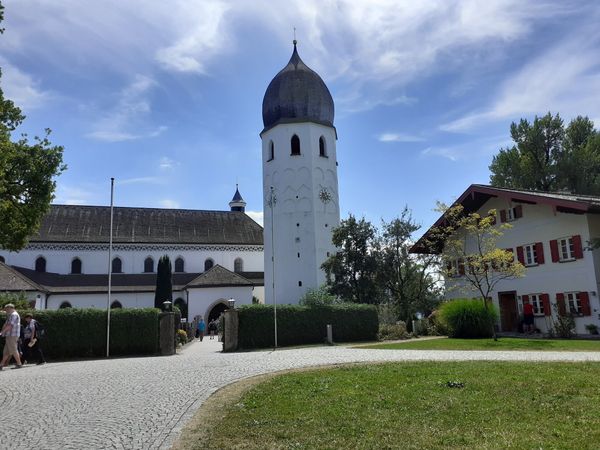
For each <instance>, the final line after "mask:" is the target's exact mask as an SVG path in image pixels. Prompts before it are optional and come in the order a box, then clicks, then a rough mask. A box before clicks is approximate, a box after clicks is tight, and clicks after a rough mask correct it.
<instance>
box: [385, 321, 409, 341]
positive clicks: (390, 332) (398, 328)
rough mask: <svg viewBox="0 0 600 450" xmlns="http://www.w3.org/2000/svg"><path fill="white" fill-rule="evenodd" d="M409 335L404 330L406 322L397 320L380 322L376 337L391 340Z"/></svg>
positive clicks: (406, 337)
mask: <svg viewBox="0 0 600 450" xmlns="http://www.w3.org/2000/svg"><path fill="white" fill-rule="evenodd" d="M409 337H410V335H409V334H408V332H407V331H406V323H404V322H402V321H399V322H397V323H392V324H390V323H382V324H380V325H379V333H378V334H377V339H379V340H380V341H393V340H398V339H408V338H409Z"/></svg>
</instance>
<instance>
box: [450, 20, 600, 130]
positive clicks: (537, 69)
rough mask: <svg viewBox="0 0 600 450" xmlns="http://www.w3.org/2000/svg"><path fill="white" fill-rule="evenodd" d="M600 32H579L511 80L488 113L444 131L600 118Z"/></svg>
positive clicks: (476, 113) (474, 115)
mask: <svg viewBox="0 0 600 450" xmlns="http://www.w3.org/2000/svg"><path fill="white" fill-rule="evenodd" d="M599 44H600V31H598V29H597V28H596V27H594V28H578V29H577V30H576V31H575V32H573V33H572V34H571V35H570V36H568V37H566V38H565V39H562V40H561V41H560V42H559V43H558V44H557V45H555V46H554V47H551V48H549V49H548V50H547V51H546V52H544V53H542V54H541V55H540V56H538V57H537V58H534V59H532V60H531V61H530V62H529V63H528V64H526V65H525V66H523V67H521V68H519V69H518V70H517V71H516V72H515V73H514V74H513V75H512V76H510V77H508V78H507V79H506V80H505V81H504V82H503V83H502V85H501V86H500V87H499V89H498V90H497V92H496V94H495V96H494V100H493V101H492V102H491V104H490V105H488V106H487V107H486V108H484V109H482V110H480V111H474V112H471V113H468V114H466V115H465V116H463V117H460V118H458V119H455V120H453V121H451V122H448V123H445V124H443V125H441V126H440V129H441V130H443V131H449V132H465V131H469V130H472V129H474V128H477V127H480V126H484V125H485V124H486V123H489V122H493V121H497V120H507V119H509V120H511V121H512V120H518V119H519V118H521V117H523V116H527V115H533V114H537V115H543V114H545V113H547V112H548V111H552V112H554V113H556V112H559V113H560V114H561V115H562V116H563V117H564V118H566V119H569V118H572V117H575V116H577V115H580V114H581V115H588V116H591V117H596V116H598V115H599V114H600V104H599V103H598V101H597V99H596V96H595V95H593V94H591V93H594V92H600V52H598V46H599Z"/></svg>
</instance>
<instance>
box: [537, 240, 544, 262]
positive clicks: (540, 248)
mask: <svg viewBox="0 0 600 450" xmlns="http://www.w3.org/2000/svg"><path fill="white" fill-rule="evenodd" d="M535 254H536V257H537V261H536V262H537V263H538V264H544V244H542V243H541V242H536V243H535Z"/></svg>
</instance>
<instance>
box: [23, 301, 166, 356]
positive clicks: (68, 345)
mask: <svg viewBox="0 0 600 450" xmlns="http://www.w3.org/2000/svg"><path fill="white" fill-rule="evenodd" d="M29 312H31V314H33V318H34V319H35V320H38V321H39V322H40V323H41V324H42V325H43V326H44V328H45V329H46V336H45V338H44V339H43V341H42V349H43V351H44V355H46V356H47V357H48V358H50V359H69V358H79V357H99V356H104V355H106V310H101V309H77V308H65V309H59V310H56V311H54V310H44V311H29ZM19 314H20V315H21V324H24V323H25V319H24V317H25V314H27V311H19ZM159 315H160V311H159V310H158V309H154V308H145V309H133V308H132V309H113V310H111V314H110V354H111V356H120V355H148V354H155V353H157V352H158V351H159V321H158V318H159Z"/></svg>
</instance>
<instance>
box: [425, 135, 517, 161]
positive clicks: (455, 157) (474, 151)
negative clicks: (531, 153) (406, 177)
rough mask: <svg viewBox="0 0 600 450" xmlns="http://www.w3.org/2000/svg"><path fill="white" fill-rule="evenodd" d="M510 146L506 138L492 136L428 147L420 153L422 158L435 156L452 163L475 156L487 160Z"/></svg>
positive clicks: (510, 143) (510, 142)
mask: <svg viewBox="0 0 600 450" xmlns="http://www.w3.org/2000/svg"><path fill="white" fill-rule="evenodd" d="M510 145H512V141H511V140H510V139H509V138H507V137H506V136H493V137H489V138H482V139H477V140H473V141H471V140H470V141H468V142H464V143H460V144H456V145H441V146H430V147H427V148H425V149H423V150H422V151H421V155H422V156H427V157H432V156H437V157H441V158H446V159H449V160H450V161H452V162H457V161H460V160H465V159H471V158H473V157H476V156H484V157H486V158H489V157H490V156H491V155H493V154H495V153H497V152H498V150H500V149H501V148H504V147H508V146H510Z"/></svg>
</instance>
